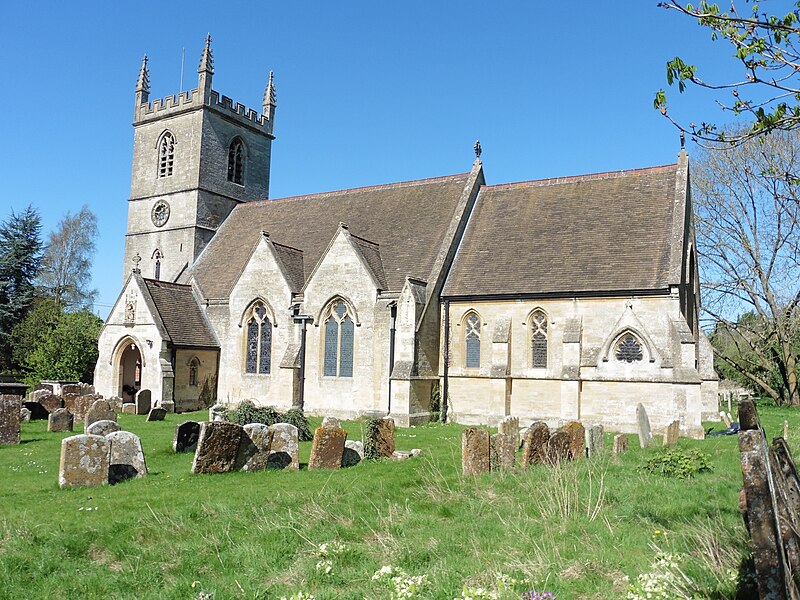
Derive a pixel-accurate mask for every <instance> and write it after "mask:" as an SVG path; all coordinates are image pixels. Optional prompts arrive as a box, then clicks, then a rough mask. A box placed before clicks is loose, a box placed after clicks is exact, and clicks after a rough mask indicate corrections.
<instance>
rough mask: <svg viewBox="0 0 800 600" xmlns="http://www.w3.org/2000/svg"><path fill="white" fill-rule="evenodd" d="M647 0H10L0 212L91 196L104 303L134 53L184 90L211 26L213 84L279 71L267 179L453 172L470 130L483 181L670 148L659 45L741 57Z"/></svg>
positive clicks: (114, 248) (709, 114)
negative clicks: (658, 96) (660, 96)
mask: <svg viewBox="0 0 800 600" xmlns="http://www.w3.org/2000/svg"><path fill="white" fill-rule="evenodd" d="M656 4H657V2H656V0H630V1H627V2H613V3H611V2H596V1H594V2H589V1H575V2H570V3H565V2H548V3H543V2H496V3H495V2H472V1H463V2H433V1H431V0H428V1H404V2H375V1H374V0H372V1H358V2H348V1H344V2H247V1H237V2H226V3H221V2H205V1H195V2H190V3H188V2H160V3H152V2H150V3H146V2H145V3H143V2H135V3H134V2H113V3H108V2H63V1H59V2H54V1H47V2H9V3H6V5H5V6H4V8H3V19H2V22H0V40H1V41H0V51H1V53H2V60H1V61H0V65H1V66H0V68H1V69H2V78H3V82H4V86H3V87H4V91H5V93H4V97H5V107H4V110H2V111H0V132H2V135H0V180H1V181H2V191H0V218H6V217H7V216H8V215H9V214H10V211H11V210H12V208H13V210H15V211H19V210H21V209H23V208H24V207H25V206H27V205H28V204H31V205H33V206H34V207H36V208H37V209H38V210H39V211H40V213H41V214H42V217H43V226H44V234H45V235H46V234H47V232H48V231H50V230H51V229H53V228H54V227H55V226H56V225H57V223H58V221H59V219H60V218H61V217H62V216H63V215H64V213H66V212H67V211H71V212H73V213H75V212H77V211H78V210H80V207H81V205H82V204H84V203H86V204H88V205H89V207H90V208H91V209H92V210H93V211H94V212H95V213H96V214H97V216H98V221H99V231H100V238H99V240H98V252H97V257H96V260H95V262H94V270H93V285H94V286H95V287H97V288H98V289H99V291H100V294H99V297H98V300H97V305H96V307H95V309H96V312H98V314H100V315H101V316H103V317H105V316H106V314H107V312H108V310H109V308H110V306H111V304H112V303H113V302H114V301H115V300H116V297H117V294H118V293H119V288H120V285H121V282H122V272H123V265H122V253H123V247H124V233H125V227H126V218H127V199H128V195H129V192H130V174H131V173H130V164H131V152H132V142H133V128H132V126H131V121H132V114H133V100H134V92H133V90H134V86H135V83H136V77H137V73H138V70H139V66H140V63H141V57H142V55H143V54H145V53H147V54H148V55H149V57H150V76H151V99H152V98H158V97H163V96H166V95H171V94H174V93H177V92H178V91H179V85H180V71H181V51H182V49H183V48H185V52H186V59H185V75H184V85H183V87H184V89H188V88H191V87H195V86H196V85H197V65H198V62H199V58H200V52H201V49H202V46H203V40H204V37H205V34H206V33H207V32H210V33H211V35H212V38H213V44H212V47H213V51H214V60H215V74H214V89H216V90H218V91H220V92H221V93H224V94H225V95H227V96H230V97H232V98H233V99H234V100H236V101H238V102H242V103H243V104H245V105H247V106H249V107H251V108H255V109H260V107H261V98H262V95H263V91H264V85H265V83H266V79H267V73H268V72H269V71H270V70H273V71H274V72H275V83H276V87H277V92H278V108H277V115H276V125H275V134H276V136H277V140H276V141H275V143H274V144H273V159H272V182H271V191H270V196H271V197H273V198H280V197H284V196H291V195H296V194H304V193H312V192H321V191H326V190H333V189H341V188H348V187H357V186H362V185H372V184H378V183H387V182H392V181H402V180H407V179H419V178H424V177H435V176H439V175H446V174H451V173H461V172H464V171H467V170H469V168H470V166H471V163H472V161H473V159H474V155H473V152H472V145H473V143H474V141H475V140H476V139H480V140H481V144H482V146H483V156H482V159H483V163H484V170H485V173H486V177H487V180H488V182H489V183H503V182H510V181H522V180H528V179H538V178H543V177H554V176H561V175H573V174H579V173H590V172H598V171H609V170H619V169H631V168H637V167H646V166H652V165H660V164H666V163H671V162H674V161H675V158H676V154H677V152H678V150H679V143H678V133H677V131H676V130H675V129H674V128H673V127H672V126H671V125H670V124H669V123H668V122H667V121H666V120H665V119H664V118H663V117H661V116H660V115H659V114H658V112H657V111H655V110H654V109H653V108H652V101H653V96H654V93H655V92H656V90H658V89H659V88H661V87H666V81H665V67H664V65H665V63H666V61H667V60H669V59H670V58H672V57H674V56H675V55H676V54H680V55H681V56H682V57H683V58H684V59H686V60H687V62H694V63H699V64H701V65H702V66H703V69H704V70H703V71H702V72H701V74H706V75H708V76H711V74H712V73H714V71H712V70H711V69H712V66H713V65H717V66H718V67H717V66H714V67H713V68H720V69H723V68H724V69H729V68H732V67H733V66H734V65H733V62H732V61H731V60H730V59H729V58H728V56H729V55H730V50H729V48H728V47H726V46H724V45H722V44H720V43H717V44H713V43H712V42H710V40H709V36H708V33H707V32H705V31H703V30H701V29H700V28H699V27H698V26H697V25H695V24H694V23H693V22H692V21H690V20H689V19H686V18H683V17H681V16H679V15H677V14H676V13H674V12H673V11H669V12H668V11H665V10H663V9H660V8H657V6H656ZM670 100H671V112H672V113H673V114H675V115H676V116H679V117H680V116H683V117H684V118H686V119H690V120H696V121H698V122H699V121H701V120H704V119H705V120H708V119H712V120H713V119H720V118H721V114H720V113H719V111H718V110H717V109H715V107H714V106H713V104H711V103H710V99H709V97H708V96H705V97H704V96H703V95H702V94H700V93H699V92H696V91H692V92H691V93H688V94H683V95H682V96H680V97H679V96H678V93H677V90H675V91H673V92H672V93H671V95H670ZM689 150H690V152H691V150H692V148H691V146H690V147H689ZM127 269H128V267H126V270H127Z"/></svg>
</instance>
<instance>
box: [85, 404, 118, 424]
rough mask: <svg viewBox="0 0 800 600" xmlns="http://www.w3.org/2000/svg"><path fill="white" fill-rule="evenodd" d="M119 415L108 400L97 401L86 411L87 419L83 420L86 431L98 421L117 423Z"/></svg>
mask: <svg viewBox="0 0 800 600" xmlns="http://www.w3.org/2000/svg"><path fill="white" fill-rule="evenodd" d="M116 420H117V413H115V412H114V410H113V409H112V408H111V405H110V404H109V403H108V401H107V400H95V401H94V402H92V405H91V406H90V407H89V410H87V411H86V417H84V420H83V427H84V430H85V429H86V428H87V427H89V425H91V424H92V423H96V422H97V421H116Z"/></svg>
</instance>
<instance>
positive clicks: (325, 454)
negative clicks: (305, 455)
mask: <svg viewBox="0 0 800 600" xmlns="http://www.w3.org/2000/svg"><path fill="white" fill-rule="evenodd" d="M345 440H347V432H346V431H345V430H344V429H342V428H341V427H336V426H335V425H333V426H331V425H329V426H321V427H317V429H316V430H315V431H314V439H313V441H312V442H311V458H309V459H308V469H309V471H310V470H313V469H338V468H339V467H341V466H342V455H343V454H344V443H345Z"/></svg>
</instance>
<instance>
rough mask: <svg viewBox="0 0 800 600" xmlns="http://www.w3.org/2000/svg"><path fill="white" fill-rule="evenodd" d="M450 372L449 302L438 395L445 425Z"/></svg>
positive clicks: (445, 305) (446, 311) (447, 301)
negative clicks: (442, 368)
mask: <svg viewBox="0 0 800 600" xmlns="http://www.w3.org/2000/svg"><path fill="white" fill-rule="evenodd" d="M449 370H450V300H445V301H444V377H443V381H442V389H441V391H440V392H441V393H440V395H439V407H440V410H441V415H440V416H439V419H440V420H441V422H442V423H447V384H448V381H447V375H448V372H449Z"/></svg>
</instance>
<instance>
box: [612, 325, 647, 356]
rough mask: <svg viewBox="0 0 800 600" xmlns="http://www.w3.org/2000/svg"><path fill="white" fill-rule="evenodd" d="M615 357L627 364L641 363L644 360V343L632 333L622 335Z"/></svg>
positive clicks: (615, 349)
mask: <svg viewBox="0 0 800 600" xmlns="http://www.w3.org/2000/svg"><path fill="white" fill-rule="evenodd" d="M614 357H615V358H616V359H617V360H618V361H624V362H627V363H633V362H639V361H640V360H642V358H644V353H643V352H642V343H641V342H640V341H639V338H637V337H636V336H635V335H633V334H632V333H631V332H627V333H624V334H622V336H621V337H620V338H619V340H618V341H617V344H616V346H615V347H614Z"/></svg>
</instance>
